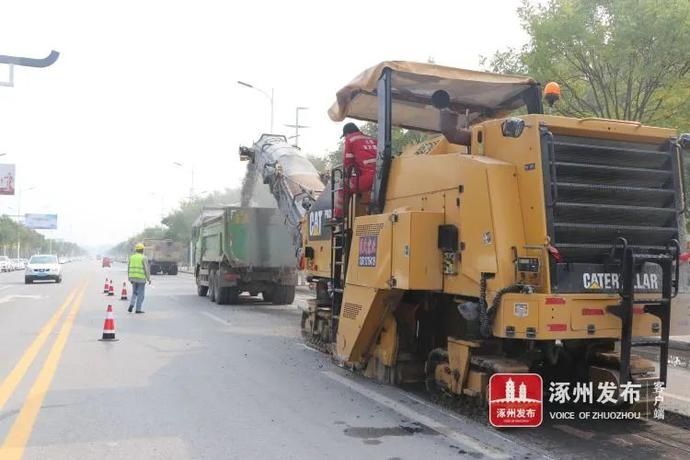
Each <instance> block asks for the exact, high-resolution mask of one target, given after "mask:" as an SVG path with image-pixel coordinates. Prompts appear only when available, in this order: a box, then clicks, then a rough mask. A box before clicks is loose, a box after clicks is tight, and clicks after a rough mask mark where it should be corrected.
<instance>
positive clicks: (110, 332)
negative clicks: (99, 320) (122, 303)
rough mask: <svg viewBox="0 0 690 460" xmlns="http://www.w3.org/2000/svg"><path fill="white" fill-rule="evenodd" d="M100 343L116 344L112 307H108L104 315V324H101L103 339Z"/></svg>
mask: <svg viewBox="0 0 690 460" xmlns="http://www.w3.org/2000/svg"><path fill="white" fill-rule="evenodd" d="M100 340H102V341H105V342H116V341H117V339H116V338H115V318H114V317H113V306H112V305H108V310H107V311H106V313H105V323H103V337H101V339H100Z"/></svg>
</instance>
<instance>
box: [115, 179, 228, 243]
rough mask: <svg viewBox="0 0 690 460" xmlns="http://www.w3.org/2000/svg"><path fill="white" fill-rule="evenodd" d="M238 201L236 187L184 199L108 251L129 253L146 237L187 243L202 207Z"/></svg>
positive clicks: (226, 204)
mask: <svg viewBox="0 0 690 460" xmlns="http://www.w3.org/2000/svg"><path fill="white" fill-rule="evenodd" d="M239 201H240V190H239V189H237V188H230V189H225V191H223V192H213V193H211V194H209V195H206V196H203V197H199V196H197V197H194V198H192V199H191V200H189V199H187V200H184V201H182V202H180V205H179V207H178V208H177V209H175V210H174V211H172V212H170V213H169V214H168V215H167V216H165V217H164V218H163V219H162V220H161V225H158V226H155V227H147V228H145V229H144V230H142V231H141V232H139V233H137V234H136V235H133V236H132V237H130V238H128V239H126V240H125V241H122V242H120V243H118V244H117V245H116V246H114V247H113V248H112V249H111V250H110V251H109V252H110V253H111V254H113V255H116V256H123V255H126V254H129V253H130V252H132V248H133V247H134V245H135V244H136V243H138V242H141V241H142V240H143V239H146V238H171V239H173V240H174V241H179V242H183V243H187V242H189V239H190V238H191V235H192V225H193V224H194V221H195V220H196V219H197V218H198V217H199V215H200V214H201V210H202V209H203V208H204V207H208V206H222V205H225V206H229V205H238V203H239Z"/></svg>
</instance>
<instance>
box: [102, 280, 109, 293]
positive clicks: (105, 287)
mask: <svg viewBox="0 0 690 460" xmlns="http://www.w3.org/2000/svg"><path fill="white" fill-rule="evenodd" d="M108 286H109V285H108V278H106V279H105V285H104V286H103V294H107V293H108V291H109V289H108Z"/></svg>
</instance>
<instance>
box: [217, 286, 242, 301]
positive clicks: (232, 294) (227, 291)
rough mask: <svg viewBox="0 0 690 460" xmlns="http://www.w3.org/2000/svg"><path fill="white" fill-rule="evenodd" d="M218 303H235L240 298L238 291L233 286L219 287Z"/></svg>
mask: <svg viewBox="0 0 690 460" xmlns="http://www.w3.org/2000/svg"><path fill="white" fill-rule="evenodd" d="M217 296H218V299H217V300H218V304H219V305H228V304H236V303H237V302H238V301H239V298H240V291H239V289H237V288H234V287H224V288H220V289H219V292H218V294H217Z"/></svg>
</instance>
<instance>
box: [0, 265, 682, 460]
mask: <svg viewBox="0 0 690 460" xmlns="http://www.w3.org/2000/svg"><path fill="white" fill-rule="evenodd" d="M106 276H108V277H112V278H113V280H114V281H115V289H116V294H117V295H116V296H115V297H106V296H104V295H103V293H102V289H103V283H104V280H105V277H106ZM124 279H125V272H124V268H123V267H122V265H115V266H114V267H113V268H112V269H102V268H100V266H98V265H97V264H96V263H95V262H80V263H73V264H67V265H65V266H64V282H63V283H62V284H53V283H49V284H48V283H46V284H35V285H24V282H23V273H22V272H14V273H4V274H0V443H1V444H0V459H2V460H4V459H16V458H27V459H99V460H102V459H110V458H113V459H115V458H117V459H120V458H123V459H158V458H160V459H190V458H195V459H196V458H199V459H228V458H251V459H254V458H271V459H273V458H281V459H282V458H294V459H312V458H314V459H321V458H334V459H341V458H342V459H355V458H356V459H368V458H375V459H420V458H428V459H431V458H434V459H435V458H487V459H493V458H519V459H534V458H562V457H563V458H594V456H596V457H600V456H602V454H604V455H606V456H607V457H609V458H638V455H640V457H639V458H650V457H649V456H650V454H651V455H652V457H656V458H688V456H690V449H688V447H687V443H688V442H690V435H689V434H688V431H687V430H685V429H680V428H677V427H672V426H669V425H666V424H659V423H654V424H639V423H638V424H635V423H633V424H632V425H631V424H628V425H626V426H627V428H625V429H622V428H616V430H614V431H615V433H612V434H610V433H609V434H607V431H606V430H607V429H608V428H597V427H593V426H592V425H591V424H590V425H589V426H584V427H583V426H579V427H578V426H570V425H568V424H564V423H561V424H547V425H545V426H544V427H542V428H539V429H534V430H529V431H526V430H524V429H523V430H522V431H520V430H513V431H497V430H495V429H492V428H490V427H487V426H486V424H485V423H484V422H482V421H481V420H476V419H470V418H467V417H465V416H463V415H462V414H459V413H457V412H453V411H449V410H446V409H444V408H441V407H439V406H437V405H435V404H433V403H431V402H430V401H429V400H428V399H426V398H424V397H423V396H420V395H419V394H416V393H411V392H407V391H404V390H402V389H399V388H395V387H391V386H385V385H379V384H376V383H374V382H371V381H368V380H365V379H362V378H360V377H358V376H356V375H352V374H351V373H349V372H347V371H346V370H343V369H341V368H339V367H337V366H336V365H334V364H333V363H332V361H331V360H330V358H329V357H328V356H326V355H324V354H322V353H320V352H318V351H315V350H313V349H310V348H308V347H306V346H305V345H304V344H303V341H302V339H301V337H300V333H299V312H298V310H297V308H296V307H295V306H293V305H286V306H274V305H269V304H266V303H263V302H262V301H261V299H260V297H259V298H249V297H248V298H244V299H243V302H242V304H241V305H230V306H218V305H215V304H212V303H210V302H209V301H208V299H206V298H199V297H197V296H196V290H195V287H194V281H193V279H192V277H191V276H190V275H184V274H181V275H179V276H176V277H169V276H167V277H166V276H162V277H160V276H159V277H154V279H153V286H149V287H147V292H146V294H147V299H146V302H145V304H144V310H145V311H146V314H144V315H135V314H130V313H127V305H128V303H127V302H125V301H121V300H119V291H120V289H121V287H122V282H123V281H124ZM306 295H307V294H306V293H299V294H298V300H299V296H303V297H304V296H306ZM108 303H112V305H113V307H114V311H115V322H116V334H117V338H118V339H119V341H117V342H102V341H99V340H98V339H99V338H100V337H101V334H102V329H103V322H104V318H105V312H106V307H107V305H108ZM618 423H619V424H620V423H625V422H618ZM609 426H611V424H609ZM615 426H619V425H615ZM655 430H656V431H655ZM650 433H651V434H650ZM664 436H666V438H669V439H672V440H675V441H669V442H663V443H661V442H660V441H659V439H665V438H664ZM683 437H685V438H683ZM640 439H642V441H640ZM674 443H675V445H674Z"/></svg>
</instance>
